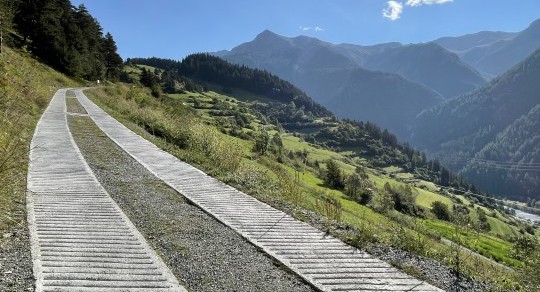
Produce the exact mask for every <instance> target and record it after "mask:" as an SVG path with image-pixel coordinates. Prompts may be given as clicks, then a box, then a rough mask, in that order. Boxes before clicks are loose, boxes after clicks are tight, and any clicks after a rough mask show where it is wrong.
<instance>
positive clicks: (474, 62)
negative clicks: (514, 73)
mask: <svg viewBox="0 0 540 292" xmlns="http://www.w3.org/2000/svg"><path fill="white" fill-rule="evenodd" d="M435 42H436V43H438V44H439V45H441V46H443V47H445V48H447V49H448V50H451V51H453V52H455V53H457V54H458V55H459V56H460V58H461V59H462V60H463V61H464V62H466V63H468V64H470V65H471V66H473V67H474V68H476V69H477V70H478V71H481V72H484V73H486V74H487V75H491V76H497V75H500V74H502V73H504V72H505V71H507V70H508V69H510V68H512V66H514V65H516V64H517V63H519V62H520V61H522V60H523V59H525V58H526V57H527V56H528V55H530V54H531V53H532V52H534V51H535V50H536V49H538V48H540V19H538V20H536V21H534V22H532V23H531V24H530V25H529V27H528V28H526V29H525V30H523V31H521V32H519V33H504V32H480V33H477V34H472V35H465V36H462V37H457V38H442V39H438V40H436V41H435Z"/></svg>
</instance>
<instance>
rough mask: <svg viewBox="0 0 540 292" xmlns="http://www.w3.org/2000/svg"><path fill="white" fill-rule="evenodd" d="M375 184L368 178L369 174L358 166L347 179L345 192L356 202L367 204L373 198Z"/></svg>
mask: <svg viewBox="0 0 540 292" xmlns="http://www.w3.org/2000/svg"><path fill="white" fill-rule="evenodd" d="M373 189H374V186H373V184H372V183H371V182H370V181H369V180H368V176H367V174H366V173H365V171H363V169H362V168H357V169H356V171H355V173H353V174H351V175H350V176H349V177H347V179H346V180H345V194H346V195H347V196H349V197H350V198H351V199H353V200H355V201H356V202H358V203H360V204H362V205H367V204H368V203H370V202H371V200H372V198H373Z"/></svg>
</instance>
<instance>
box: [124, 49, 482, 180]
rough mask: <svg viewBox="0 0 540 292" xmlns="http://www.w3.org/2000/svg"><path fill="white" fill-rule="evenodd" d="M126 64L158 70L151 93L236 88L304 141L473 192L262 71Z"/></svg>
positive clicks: (189, 61) (218, 62)
mask: <svg viewBox="0 0 540 292" xmlns="http://www.w3.org/2000/svg"><path fill="white" fill-rule="evenodd" d="M128 63H129V64H140V65H146V66H153V67H156V68H158V69H157V70H163V71H161V72H156V71H154V73H148V72H149V71H147V70H144V71H142V75H141V79H142V78H143V76H144V75H148V74H151V75H153V76H154V78H153V79H154V82H153V83H152V84H146V86H148V87H151V88H152V87H155V86H156V85H158V86H160V87H161V88H162V90H164V91H165V92H168V93H179V92H184V90H185V87H184V86H185V85H187V84H189V83H195V84H198V85H195V86H194V85H190V86H189V87H190V88H199V89H201V90H204V88H208V87H211V86H214V88H216V89H217V90H218V91H220V92H223V93H226V94H227V93H233V92H235V91H236V90H237V89H241V90H246V91H249V92H255V93H257V94H260V95H262V96H263V97H264V98H265V103H254V104H253V110H256V111H258V112H260V114H262V115H264V116H265V119H267V120H268V121H270V122H272V123H275V124H277V125H279V126H281V127H283V128H285V129H286V130H289V131H293V132H298V133H302V137H303V139H305V140H306V141H308V142H311V143H314V144H318V145H321V146H324V147H329V148H331V149H336V150H351V151H353V152H355V153H356V154H358V155H362V156H364V157H366V158H368V159H369V162H370V164H371V165H373V166H376V167H386V166H391V165H394V166H399V167H403V168H404V169H406V170H409V171H411V172H418V173H421V175H422V176H423V177H424V178H426V179H430V180H432V181H434V182H436V183H437V184H441V185H444V186H453V187H458V188H464V189H475V188H474V187H473V186H472V185H469V184H467V183H466V182H465V181H464V180H463V179H462V178H461V177H459V176H457V175H455V174H452V173H450V171H449V170H448V169H446V168H445V167H443V166H442V165H441V164H440V163H439V161H436V160H435V161H431V160H428V159H426V156H425V155H424V154H422V153H421V152H419V151H416V150H414V148H412V147H411V146H409V145H408V144H401V143H399V142H398V139H397V137H396V136H395V135H394V134H392V133H391V132H389V131H388V130H386V129H384V130H383V129H381V128H380V127H379V126H377V125H376V124H374V123H371V122H356V121H352V120H338V119H336V118H335V117H334V115H333V114H332V113H331V112H330V111H328V110H327V109H326V108H324V107H323V106H321V105H319V104H318V103H316V102H314V101H313V100H312V99H311V98H310V97H308V96H307V95H305V94H304V93H303V92H302V91H300V90H299V89H298V88H296V87H295V86H293V85H292V84H290V83H289V82H287V81H284V80H282V79H280V78H278V77H277V76H275V75H272V74H270V73H268V72H266V71H264V70H260V69H252V68H248V67H245V66H240V65H236V64H232V63H229V62H226V61H224V60H222V59H220V58H218V57H214V56H211V55H208V54H195V55H191V56H188V57H186V58H185V59H184V60H182V61H174V60H166V59H159V58H149V59H144V58H134V59H129V60H128ZM171 72H174V73H171ZM170 76H177V78H179V79H177V80H176V81H175V82H176V83H177V84H178V87H177V88H176V89H175V88H170V86H167V84H168V83H170V82H171V80H169V78H170ZM163 77H165V78H166V79H164V78H163ZM142 81H144V80H141V82H142ZM173 83H174V82H173ZM216 85H217V87H216ZM154 91H155V90H154ZM296 94H299V95H296ZM239 119H241V118H236V121H235V123H234V125H232V126H231V129H230V130H231V131H233V132H234V133H236V134H235V135H240V136H241V125H242V124H244V123H246V122H247V120H246V121H242V122H239V121H238V120H239ZM238 127H240V128H238ZM475 190H476V189H475Z"/></svg>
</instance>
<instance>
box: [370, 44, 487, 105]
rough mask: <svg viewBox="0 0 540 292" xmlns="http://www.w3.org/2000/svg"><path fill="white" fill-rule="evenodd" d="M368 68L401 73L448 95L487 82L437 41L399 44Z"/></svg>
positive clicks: (387, 50)
mask: <svg viewBox="0 0 540 292" xmlns="http://www.w3.org/2000/svg"><path fill="white" fill-rule="evenodd" d="M365 67H366V68H368V69H373V70H379V71H384V72H392V73H397V74H399V75H401V76H404V77H406V78H407V79H409V80H412V81H416V82H419V83H422V84H425V85H427V86H429V87H430V88H432V89H433V90H435V91H437V92H439V93H440V94H441V95H442V96H444V97H446V98H451V97H454V96H457V95H460V94H463V93H465V92H469V91H472V90H474V89H476V88H478V87H480V86H482V85H484V84H485V83H486V82H485V80H484V78H482V77H481V76H480V74H479V73H478V72H477V71H476V70H475V69H473V68H472V67H471V66H469V65H467V64H465V63H463V62H462V61H461V60H460V59H459V57H458V56H457V55H456V54H454V53H451V52H449V51H447V50H445V49H444V48H442V47H441V46H439V45H437V44H435V43H426V44H415V45H406V46H399V47H394V48H389V49H386V50H384V51H383V52H382V53H381V54H377V55H374V56H372V57H371V58H370V59H369V60H368V61H367V62H366V63H365Z"/></svg>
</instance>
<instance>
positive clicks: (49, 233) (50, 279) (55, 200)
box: [27, 89, 186, 292]
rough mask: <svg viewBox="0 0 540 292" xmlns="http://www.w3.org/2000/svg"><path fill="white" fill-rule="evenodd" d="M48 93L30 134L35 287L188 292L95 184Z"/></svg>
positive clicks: (61, 106)
mask: <svg viewBox="0 0 540 292" xmlns="http://www.w3.org/2000/svg"><path fill="white" fill-rule="evenodd" d="M66 91H67V90H66V89H61V90H59V91H58V92H56V94H55V95H54V97H53V99H52V100H51V103H50V104H49V106H48V108H47V109H46V110H45V112H44V113H43V116H42V117H41V119H40V121H39V123H38V125H37V128H36V130H35V133H34V137H33V139H32V144H31V150H30V165H29V171H28V190H27V210H28V224H29V229H30V240H31V247H32V258H33V262H34V276H35V278H36V291H38V292H40V291H178V292H181V291H186V290H185V289H184V288H183V287H181V286H180V285H179V283H178V281H177V280H176V278H175V277H174V275H173V274H172V273H171V272H170V271H169V269H168V268H167V267H166V266H165V264H164V263H163V262H162V260H161V259H160V258H159V257H158V256H157V255H156V253H155V252H154V251H153V250H152V249H151V248H150V247H149V246H148V244H147V242H146V241H145V239H144V238H143V236H142V235H141V234H140V233H139V232H138V231H137V229H136V228H135V226H133V224H132V223H131V222H130V221H129V219H128V218H127V217H126V216H125V215H124V213H123V212H122V210H120V208H119V207H118V205H116V203H115V202H114V201H113V200H112V198H111V197H110V196H109V195H108V194H107V192H106V191H105V189H103V187H102V186H101V185H100V184H99V182H98V181H97V179H96V177H95V176H94V174H93V173H92V171H91V170H90V168H89V166H88V165H87V163H86V161H85V160H84V158H83V157H82V155H81V153H80V152H79V149H78V147H77V146H76V145H75V142H74V141H73V138H72V136H71V133H70V131H69V128H68V126H67V121H66V114H67V113H66V104H65V98H66Z"/></svg>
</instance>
